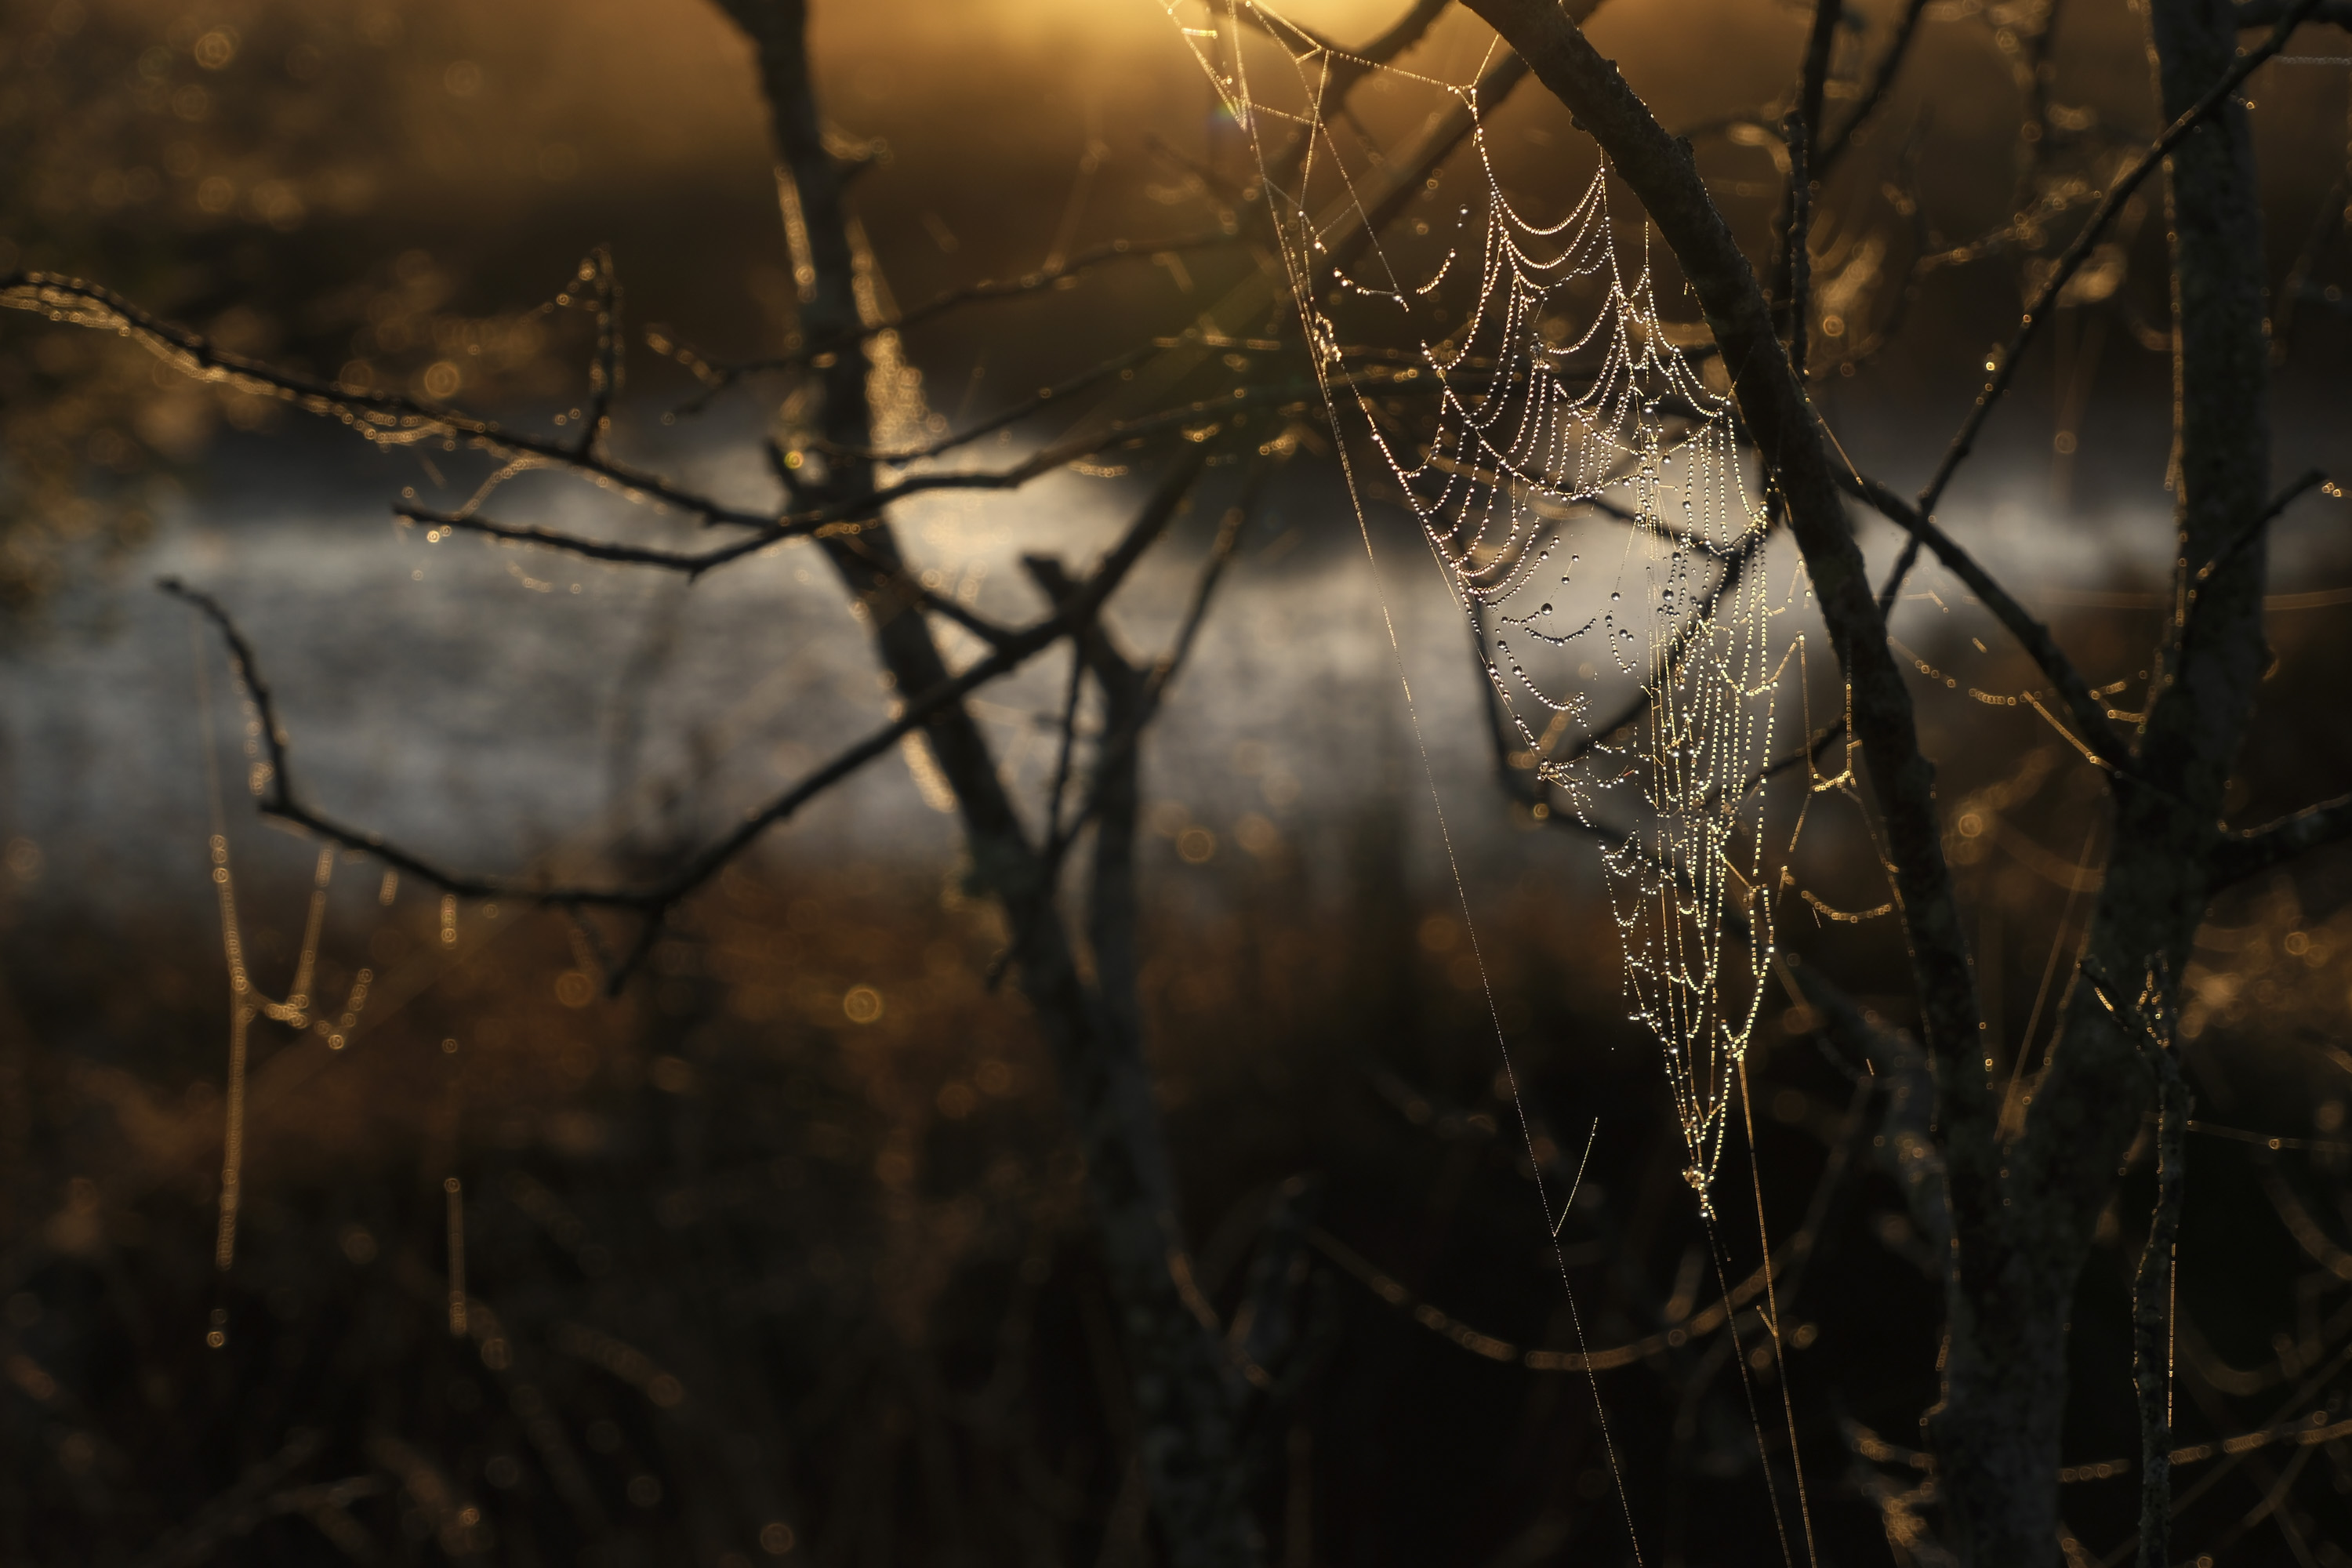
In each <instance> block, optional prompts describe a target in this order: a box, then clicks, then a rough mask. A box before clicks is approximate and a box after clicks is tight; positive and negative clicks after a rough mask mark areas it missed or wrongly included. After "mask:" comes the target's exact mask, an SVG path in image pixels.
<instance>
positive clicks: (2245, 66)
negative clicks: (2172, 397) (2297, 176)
mask: <svg viewBox="0 0 2352 1568" xmlns="http://www.w3.org/2000/svg"><path fill="white" fill-rule="evenodd" d="M2319 3H2320V0H2291V3H2289V4H2285V5H2282V6H2281V8H2280V11H2279V14H2278V25H2277V26H2274V27H2273V28H2272V29H2271V36H2270V37H2267V38H2265V39H2263V41H2262V42H2261V43H2260V44H2257V45H2256V46H2254V47H2252V48H2251V49H2249V50H2247V51H2246V52H2245V53H2244V54H2242V55H2240V56H2239V57H2238V59H2237V62H2236V63H2235V64H2234V65H2232V66H2231V68H2229V69H2228V70H2227V71H2224V72H2223V73H2222V75H2221V80H2219V81H2217V82H2215V83H2214V84H2213V86H2212V87H2211V89H2209V90H2208V91H2207V92H2206V94H2205V96H2204V97H2202V98H2200V99H2199V100H2197V101H2196V102H2195V103H2193V104H2191V105H2189V108H2188V109H2187V110H2183V111H2182V112H2181V115H2180V117H2179V119H2177V120H2175V121H2173V122H2172V123H2171V124H2170V125H2168V126H2167V127H2165V131H2164V134H2163V135H2161V136H2159V137H2158V138H2157V139H2156V141H2155V142H2153V143H2151V144H2150V145H2149V146H2148V148H2147V151H2145V152H2143V153H2141V154H2140V155H2139V158H2138V160H2137V162H2135V163H2133V164H2132V165H2131V167H2129V168H2127V169H2126V170H2125V171H2124V172H2123V173H2122V174H2119V175H2117V176H2116V182H2115V184H2112V185H2109V186H2108V187H2107V194H2106V195H2105V196H2104V197H2102V198H2101V199H2100V202H2099V205H2098V206H2097V207H2096V208H2095V209H2094V210H2093V211H2092V213H2091V216H2090V219H2089V221H2087V222H2086V223H2084V225H2083V226H2082V228H2081V229H2080V230H2079V231H2078V232H2077V233H2076V234H2075V236H2074V241H2073V243H2072V244H2070V245H2068V246H2067V247H2066V248H2065V250H2064V251H2063V252H2062V253H2061V254H2060V256H2059V258H2058V261H2057V264H2056V265H2055V266H2053V267H2052V268H2050V275H2049V277H2047V278H2046V279H2043V280H2042V287H2041V288H2040V289H2036V290H2035V291H2034V295H2033V299H2032V301H2031V302H2029V303H2028V304H2027V305H2026V307H2025V313H2024V315H2023V316H2022V317H2021V319H2020V320H2019V321H2018V323H2017V331H2015V332H2014V333H2012V334H2011V337H2010V340H2009V344H2008V346H2007V347H2006V348H2003V349H2001V350H2000V351H1998V354H1997V357H1996V358H1995V359H1994V361H1993V368H1992V374H1990V376H1988V377H1987V378H1986V380H1985V384H1984V390H1982V391H1981V392H1979V393H1978V394H1977V401H1976V405H1975V406H1974V407H1973V408H1971V409H1969V416H1968V418H1967V419H1965V420H1963V421H1962V422H1961V425H1960V428H1959V433H1958V435H1956V436H1954V437H1952V444H1951V446H1950V447H1949V448H1948V450H1947V451H1946V452H1945V453H1944V460H1943V461H1942V462H1941V463H1938V464H1937V467H1936V473H1935V477H1934V478H1932V479H1929V480H1928V481H1927V487H1926V488H1925V489H1922V490H1921V491H1920V492H1919V503H1918V509H1919V511H1920V513H1921V515H1923V516H1926V515H1929V514H1932V513H1933V512H1934V511H1935V510H1936V503H1937V501H1938V500H1942V499H1943V494H1944V489H1945V487H1947V486H1948V485H1949V484H1950V483H1951V482H1952V475H1953V474H1954V473H1955V472H1956V471H1957V470H1958V468H1959V466H1960V465H1961V464H1962V463H1963V462H1965V461H1967V459H1968V457H1969V453H1970V452H1971V451H1973V450H1974V449H1975V447H1976V442H1977V437H1978V436H1979V435H1980V434H1981V433H1982V432H1983V430H1984V426H1985V421H1986V420H1987V419H1988V418H1990V416H1991V415H1992V410H1993V405H1995V404H1996V403H1999V402H2000V398H2001V395H2002V394H2004V393H2006V392H2007V391H2008V390H2009V388H2010V384H2011V381H2013V380H2014V379H2015V378H2016V375H2017V366H2018V363H2019V362H2020V361H2021V359H2023V358H2024V357H2025V351H2026V350H2027V349H2028V348H2030V347H2032V343H2033V340H2034V338H2035V336H2036V335H2038V334H2039V333H2040V331H2041V330H2042V322H2043V321H2046V320H2047V319H2048V318H2049V314H2050V310H2051V308H2052V307H2053V306H2054V305H2055V304H2056V303H2057V302H2058V296H2059V294H2060V293H2061V292H2062V291H2063V290H2064V289H2065V287H2066V285H2067V284H2068V283H2070V282H2071V281H2073V280H2074V274H2075V273H2077V272H2079V271H2081V270H2082V268H2083V264H2084V262H2086V261H2088V260H2089V259H2090V258H2091V252H2092V250H2093V249H2094V248H2095V247H2096V246H2097V245H2098V242H2099V236H2100V235H2102V234H2104V233H2105V231H2106V227H2107V225H2108V224H2109V223H2110V222H2112V221H2113V220H2114V218H2115V216H2116V214H2117V213H2119V212H2121V211H2122V210H2123V205H2124V203H2125V202H2126V201H2128V200H2130V199H2131V194H2132V193H2133V192H2134V191H2136V190H2137V189H2139V187H2140V183H2141V182H2142V181H2143V180H2146V179H2147V177H2148V175H2150V174H2154V173H2155V172H2156V170H2157V167H2158V165H2159V164H2161V163H2163V162H2164V160H2165V159H2166V158H2167V157H2168V156H2169V155H2170V153H2171V152H2172V150H2173V149H2174V148H2175V147H2178V146H2179V144H2180V143H2181V142H2183V141H2184V140H2186V139H2187V138H2188V135H2189V132H2192V131H2194V130H2196V129H2197V127H2198V126H2199V125H2200V124H2201V123H2202V122H2203V121H2205V120H2206V118H2207V117H2208V116H2210V115H2211V114H2212V113H2213V112H2214V111H2215V110H2218V109H2220V108H2221V106H2222V105H2223V104H2225V103H2227V102H2229V101H2230V99H2231V95H2232V94H2234V93H2235V92H2236V91H2237V90H2238V89H2239V88H2240V87H2242V86H2243V85H2244V83H2245V80H2246V79H2247V78H2248V77H2250V76H2252V74H2253V73H2254V70H2255V68H2257V67H2259V66H2261V65H2262V63H2263V61H2265V60H2267V59H2269V58H2271V57H2272V56H2273V55H2274V54H2276V53H2278V52H2279V50H2280V49H2282V48H2284V47H2286V41H2287V38H2288V37H2289V36H2290V35H2292V34H2293V33H2294V29H2295V27H2296V26H2298V25H2300V24H2301V23H2302V22H2303V20H2304V19H2305V17H2307V16H2310V15H2311V14H2312V12H2313V11H2314V10H2315V9H2316V8H2317V6H2318V5H2319Z"/></svg>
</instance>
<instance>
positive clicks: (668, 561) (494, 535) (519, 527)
mask: <svg viewBox="0 0 2352 1568" xmlns="http://www.w3.org/2000/svg"><path fill="white" fill-rule="evenodd" d="M392 510H393V514H394V516H396V517H401V518H404V519H406V520H407V521H410V522H416V523H423V524H424V525H425V526H426V527H427V528H446V529H453V530H456V531H461V532H466V533H478V534H480V535H482V536H483V537H484V538H487V539H495V540H498V541H499V542H502V543H507V544H523V545H537V546H539V547H541V548H542V549H547V550H554V551H560V552H562V553H563V554H566V555H577V556H581V557H583V559H586V560H590V561H604V562H610V563H614V564H615V565H622V566H653V567H658V568H660V569H661V570H664V571H668V572H682V573H684V574H686V575H687V576H688V578H689V579H691V578H696V577H699V576H701V575H702V574H704V573H705V572H708V571H709V570H710V569H711V568H712V567H714V566H720V565H724V564H725V563H728V562H730V561H732V560H735V559H737V558H738V557H739V556H740V555H741V554H742V553H744V547H743V546H741V545H740V544H738V545H729V546H727V547H725V548H724V549H720V550H705V551H693V552H689V551H682V550H659V549H656V548H654V547H652V546H650V545H640V544H616V543H614V542H611V541H609V540H603V539H589V538H587V537H585V536H583V535H581V534H576V533H565V532H563V531H561V530H559V529H552V528H541V527H540V526H539V525H538V524H536V523H507V522H497V521H492V520H491V519H489V518H487V517H483V516H480V515H479V514H478V513H474V512H459V511H437V510H434V509H433V508H431V507H424V506H418V505H415V503H414V502H409V501H403V502H400V503H399V504H397V505H395V506H394V508H393V509H392ZM847 537H849V538H850V539H852V540H853V541H854V540H855V539H856V536H855V535H850V536H847ZM769 542H770V541H768V540H765V539H762V540H760V541H757V542H756V543H757V544H759V545H765V544H767V543H769ZM891 570H892V571H893V572H895V573H896V574H897V575H896V583H895V586H894V587H893V589H892V592H893V593H896V594H898V595H903V596H904V597H905V599H906V600H907V602H908V603H909V604H915V605H921V606H922V607H923V608H925V609H927V610H929V611H932V612H933V613H934V614H937V615H941V616H946V617H947V618H948V619H949V620H951V621H953V622H955V623H956V625H958V626H961V627H963V628H964V630H966V631H968V632H970V633H971V634H972V635H973V636H974V637H979V638H980V639H982V641H983V642H986V643H988V644H990V645H991V646H992V647H1003V646H1004V644H1005V642H1006V641H1007V639H1009V638H1011V637H1013V636H1014V635H1015V634H1014V633H1013V629H1012V628H1011V627H1009V626H999V625H997V624H996V623H995V622H994V621H992V620H990V619H989V618H988V617H987V616H982V615H980V614H977V613H976V612H974V611H972V610H971V609H969V608H967V607H965V606H964V605H960V604H958V603H956V602H955V600H953V599H951V598H949V597H948V596H947V595H944V594H938V593H934V592H933V591H931V590H930V589H929V588H926V587H924V586H923V584H921V583H920V582H919V581H918V580H917V579H916V578H915V577H913V576H912V575H911V574H908V572H907V571H906V569H905V568H904V567H893V568H891Z"/></svg>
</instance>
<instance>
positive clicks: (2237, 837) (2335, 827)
mask: <svg viewBox="0 0 2352 1568" xmlns="http://www.w3.org/2000/svg"><path fill="white" fill-rule="evenodd" d="M2347 838H2352V795H2337V796H2336V798H2335V799H2334V800H2327V801H2322V802H2320V803H2319V804H2318V805H2307V806H2305V807H2304V808H2303V809H2302V810H2301V811H2298V812H2296V813H2295V814H2294V816H2283V817H2280V818H2279V819H2278V820H2277V821H2276V822H2270V823H2265V824H2263V826H2260V827H2253V828H2248V829H2247V830H2246V831H2244V832H2242V833H2225V834H2223V835H2222V836H2221V841H2220V842H2219V843H2217V844H2216V845H2215V846H2214V847H2213V855H2212V858H2211V859H2210V861H2209V862H2208V865H2209V867H2210V875H2211V882H2212V889H2213V891H2215V892H2217V893H2218V892H2220V891H2221V889H2225V888H2230V887H2234V886H2235V885H2237V884H2238V883H2240V882H2243V881H2247V880H2249V879H2252V878H2255V877H2259V876H2261V875H2262V874H2263V872H2265V871H2273V870H2276V869H2277V868H2279V867H2281V866H2284V865H2285V864H2286V863H2287V862H2288V861H2289V860H2292V859H2294V858H2295V857H2296V856H2298V855H2302V854H2305V852H2307V851H2309V850H2313V849H2321V848H2325V847H2327V846H2328V845H2331V844H2340V843H2342V842H2343V841H2344V840H2345V839H2347Z"/></svg>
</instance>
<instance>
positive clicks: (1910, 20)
mask: <svg viewBox="0 0 2352 1568" xmlns="http://www.w3.org/2000/svg"><path fill="white" fill-rule="evenodd" d="M1927 5H1928V0H1909V3H1908V4H1907V5H1905V6H1904V7H1903V15H1902V16H1901V17H1899V18H1898V19H1897V20H1896V22H1895V36H1894V37H1892V38H1890V39H1888V40H1887V44H1886V53H1885V54H1884V55H1883V56H1881V57H1880V58H1879V61H1878V68H1877V69H1876V70H1874V71H1873V72H1872V73H1871V77H1870V85H1869V86H1868V87H1866V88H1864V89H1863V91H1862V96H1861V97H1860V98H1859V99H1857V100H1855V101H1854V106H1853V113H1852V114H1850V115H1848V116H1847V117H1846V120H1845V123H1844V124H1843V125H1841V126H1839V127H1838V128H1837V132H1836V133H1835V134H1833V135H1832V136H1829V137H1827V138H1824V139H1823V141H1822V150H1821V153H1820V155H1819V156H1817V157H1816V158H1814V160H1813V177H1814V178H1815V179H1819V180H1826V179H1828V178H1829V177H1830V171H1831V170H1832V169H1834V168H1836V167H1837V165H1838V163H1840V161H1841V160H1843V158H1844V157H1845V155H1846V153H1848V152H1849V151H1850V150H1851V149H1852V148H1853V142H1854V138H1855V136H1856V135H1857V134H1859V133H1860V132H1861V130H1862V128H1863V127H1864V125H1867V124H1868V123H1870V117H1871V116H1872V115H1873V114H1874V113H1876V112H1877V111H1878V106H1879V104H1880V103H1881V102H1882V101H1883V100H1885V97H1886V90H1887V89H1889V88H1891V87H1893V86H1894V85H1895V73H1896V72H1897V71H1900V70H1901V69H1902V68H1903V62H1904V60H1905V59H1906V58H1907V57H1908V56H1909V54H1910V52H1911V40H1912V38H1913V37H1916V35H1917V33H1918V31H1919V18H1920V17H1922V16H1925V15H1927Z"/></svg>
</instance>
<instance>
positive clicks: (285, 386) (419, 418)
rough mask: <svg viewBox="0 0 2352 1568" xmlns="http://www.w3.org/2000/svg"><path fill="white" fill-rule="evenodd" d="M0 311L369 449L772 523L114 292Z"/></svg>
mask: <svg viewBox="0 0 2352 1568" xmlns="http://www.w3.org/2000/svg"><path fill="white" fill-rule="evenodd" d="M0 306H5V307H6V308H9V309H12V310H40V311H45V312H47V315H48V317H49V319H50V320H51V321H64V322H69V323H71V324H73V325H76V326H83V327H102V328H111V329H113V330H116V331H121V332H124V333H125V334H126V335H128V336H130V337H131V338H134V339H136V340H137V341H138V342H141V343H142V344H144V345H145V346H146V347H147V348H148V349H149V350H151V351H152V352H153V353H157V354H159V355H160V356H162V357H163V358H164V359H165V360H167V361H171V362H173V363H177V364H178V365H179V367H180V368H181V369H182V370H184V371H185V372H187V373H188V374H191V375H194V376H196V377H198V378H199V379H203V380H208V381H226V382H230V383H232V384H236V385H238V386H241V387H242V388H244V389H245V390H247V391H250V392H256V393H260V394H265V395H269V396H274V397H278V398H280V399H282V400H285V401H287V402H290V403H293V404H294V405H296V406H298V407H299V408H301V409H303V410H304V411H305V412H306V413H310V414H318V415H328V416H340V417H341V418H342V419H343V420H344V422H345V423H346V424H349V425H350V426H352V428H353V429H355V430H356V431H358V432H359V434H361V435H362V436H364V437H367V438H368V439H369V440H371V441H378V442H388V443H392V444H395V445H396V444H400V443H403V442H406V441H411V440H415V439H416V438H418V437H420V436H423V435H428V434H433V433H438V434H442V435H446V436H453V437H465V438H466V439H467V440H469V441H472V442H473V443H474V444H475V445H476V446H478V447H481V448H482V449H484V450H486V451H491V452H502V453H506V454H509V455H510V456H518V457H529V458H538V459H540V460H541V461H542V462H545V463H547V464H549V465H550V466H552V467H557V468H570V469H572V470H574V471H576V472H579V473H583V474H587V475H590V476H592V477H593V478H596V479H604V480H606V481H609V482H610V483H612V484H613V485H615V486H617V487H618V488H619V489H621V490H622V491H623V492H624V493H625V494H627V495H629V496H630V497H631V498H632V499H642V500H656V501H660V502H662V503H664V504H665V505H668V506H674V507H676V508H677V509H678V510H681V511H684V512H686V513H688V515H689V516H693V517H698V518H701V519H703V520H704V521H709V522H718V523H731V524H734V525H736V526H739V527H745V528H767V527H771V526H772V525H773V524H774V522H775V518H774V516H773V515H772V513H768V512H761V511H751V510H745V509H743V508H740V507H730V506H726V505H723V504H722V503H720V502H719V501H717V500H712V499H711V498H710V497H709V496H706V495H701V494H698V493H697V492H696V491H693V490H689V489H686V488H684V487H683V486H680V485H677V484H673V483H672V482H670V481H669V480H667V479H663V478H662V477H660V476H659V475H657V474H654V473H650V472H647V471H646V470H645V469H642V468H634V467H631V466H629V465H627V464H625V463H618V462H614V460H612V459H611V458H604V457H598V456H595V455H593V453H591V452H589V451H587V450H585V449H583V447H581V446H580V445H579V444H578V443H577V442H572V441H558V440H555V439H553V438H551V437H542V436H528V435H525V434H523V433H522V432H520V431H518V430H511V429H509V428H508V427H507V426H503V425H500V424H499V423H498V422H497V421H496V420H493V419H489V418H486V417H484V416H480V415H478V414H468V413H467V412H465V411H464V410H462V409H457V408H445V407H439V406H436V405H432V404H428V403H421V402H419V401H417V400H416V399H415V398H413V397H404V396H402V395H400V394H398V393H392V392H362V391H360V390H358V389H356V388H353V387H348V386H343V385H341V384H337V383H332V382H326V381H321V380H320V379H319V378H318V377H316V376H312V375H306V374H301V373H300V372H298V371H291V370H286V369H283V368H280V367H278V366H276V365H271V364H266V363H263V362H261V361H259V360H257V359H251V358H248V357H247V356H246V355H244V354H238V353H230V352H229V351H227V350H226V349H224V348H222V347H220V346H219V345H218V344H216V343H215V342H213V341H212V340H211V339H209V338H207V337H205V336H204V335H203V334H202V333H200V332H195V331H190V330H189V329H188V328H186V327H183V326H181V325H179V324H178V323H176V322H173V321H165V320H163V318H162V317H160V316H156V315H153V314H152V313H151V312H149V311H147V310H142V309H141V308H140V307H139V306H137V305H134V304H132V303H131V301H130V300H126V299H124V298H123V297H122V296H121V295H120V294H117V293H116V292H115V291H114V290H112V289H108V288H106V287H104V286H102V285H100V284H97V283H90V282H87V281H85V280H83V279H79V278H68V277H65V276H63V275H61V274H58V273H53V272H21V271H19V272H9V273H5V274H0Z"/></svg>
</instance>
